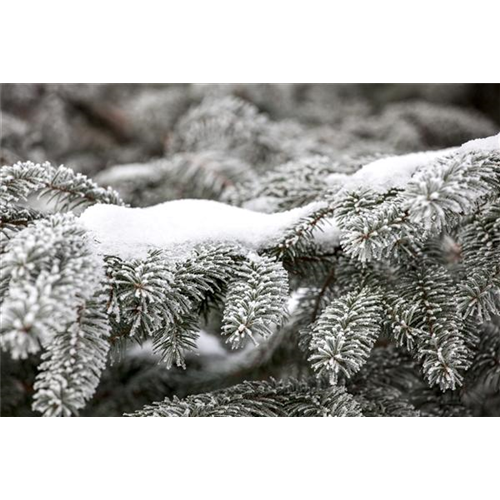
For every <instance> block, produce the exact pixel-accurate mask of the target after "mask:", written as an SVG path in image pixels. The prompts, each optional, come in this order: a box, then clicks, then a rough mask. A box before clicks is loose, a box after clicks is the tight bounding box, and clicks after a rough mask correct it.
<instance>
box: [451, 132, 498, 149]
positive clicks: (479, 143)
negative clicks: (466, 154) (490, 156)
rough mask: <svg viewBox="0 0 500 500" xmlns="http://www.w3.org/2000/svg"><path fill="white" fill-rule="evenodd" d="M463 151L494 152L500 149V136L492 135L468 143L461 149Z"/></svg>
mask: <svg viewBox="0 0 500 500" xmlns="http://www.w3.org/2000/svg"><path fill="white" fill-rule="evenodd" d="M460 149H461V150H465V151H468V150H471V149H475V150H480V151H494V150H495V149H500V134H497V135H492V136H491V137H486V138H484V139H474V140H473V141H469V142H466V143H465V144H462V146H461V147H460Z"/></svg>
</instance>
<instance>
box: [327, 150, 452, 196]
mask: <svg viewBox="0 0 500 500" xmlns="http://www.w3.org/2000/svg"><path fill="white" fill-rule="evenodd" d="M455 151H457V148H448V149H441V150H438V151H425V152H421V153H410V154H407V155H400V156H390V157H388V158H381V159H380V160H375V161H372V162H371V163H367V164H366V165H364V166H363V167H361V168H360V169H359V170H358V171H357V172H355V173H354V174H352V175H343V174H332V175H329V176H328V177H327V182H328V183H329V184H333V185H338V184H341V189H342V190H354V189H358V188H360V187H367V188H370V189H373V190H375V191H387V190H388V189H391V188H395V187H403V186H405V185H406V184H407V183H408V181H409V180H410V178H411V176H412V175H413V174H414V173H415V171H416V170H417V168H419V167H422V166H424V165H427V164H429V163H431V162H432V161H434V160H435V159H436V158H440V157H442V156H445V155H447V154H450V153H453V152H455Z"/></svg>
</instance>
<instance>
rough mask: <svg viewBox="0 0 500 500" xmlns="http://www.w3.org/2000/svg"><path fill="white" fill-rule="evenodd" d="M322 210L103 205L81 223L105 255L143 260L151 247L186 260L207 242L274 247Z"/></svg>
mask: <svg viewBox="0 0 500 500" xmlns="http://www.w3.org/2000/svg"><path fill="white" fill-rule="evenodd" d="M320 206H321V204H320V203H311V204H309V205H306V206H304V207H300V208H295V209H293V210H289V211H287V212H280V213H275V214H264V213H260V212H253V211H251V210H246V209H243V208H238V207H233V206H230V205H225V204H224V203H219V202H216V201H209V200H176V201H169V202H166V203H161V204H159V205H155V206H152V207H147V208H128V207H120V206H115V205H102V204H98V205H93V206H91V207H89V208H87V209H86V210H85V211H84V212H83V213H82V215H81V216H80V222H81V223H82V225H83V226H84V227H85V228H86V229H87V230H89V231H90V233H91V235H92V236H93V238H94V240H95V241H96V243H97V245H98V248H97V249H98V252H99V253H101V254H106V255H116V256H118V257H121V258H123V259H130V258H142V257H145V256H146V255H147V251H148V250H149V249H154V248H161V249H164V250H166V251H170V252H171V253H172V254H173V255H174V256H175V257H182V256H183V255H185V254H186V253H188V252H189V251H190V250H191V249H192V248H193V247H194V246H195V245H198V244H202V243H222V242H230V243H234V244H240V245H242V246H243V247H245V248H246V249H248V250H253V251H257V250H261V249H262V248H265V247H269V246H272V244H273V243H274V242H276V241H277V240H279V238H280V236H282V235H283V233H284V231H285V230H286V229H288V228H289V227H290V226H292V225H293V224H294V223H297V222H298V221H299V220H300V219H301V218H303V217H305V216H306V215H308V214H309V213H311V212H313V211H314V210H316V209H318V208H319V207H320Z"/></svg>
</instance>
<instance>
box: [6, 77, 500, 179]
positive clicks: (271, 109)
mask: <svg viewBox="0 0 500 500" xmlns="http://www.w3.org/2000/svg"><path fill="white" fill-rule="evenodd" d="M229 96H233V97H235V98H238V99H241V100H243V101H246V102H248V103H250V104H251V105H253V106H255V108H256V110H257V111H258V112H260V113H263V116H265V117H266V118H267V119H269V120H271V121H272V122H273V123H277V124H278V127H276V126H275V127H274V128H273V130H269V131H267V132H268V135H269V136H270V137H274V140H275V141H277V142H278V143H286V142H287V141H290V140H295V139H296V137H300V138H302V139H303V138H304V137H307V139H308V143H309V146H308V147H309V148H311V144H314V146H313V149H314V152H315V153H316V152H319V153H320V154H326V155H327V156H335V155H336V154H338V152H342V153H344V152H347V153H352V152H353V151H354V152H374V151H378V150H383V151H384V152H388V151H395V152H399V151H400V152H407V151H413V150H419V149H434V148H442V147H447V146H455V145H457V144H459V143H461V142H464V141H465V140H468V139H471V138H474V137H476V136H479V135H488V134H490V133H496V132H497V131H498V129H500V85H499V84H373V85H370V84H331V85H327V84H206V85H201V84H196V85H192V84H185V85H170V84H164V85H158V84H154V85H153V84H151V85H144V84H140V85H135V84H4V85H2V86H1V90H0V106H1V151H0V160H1V163H2V164H12V163H14V162H16V161H19V160H31V161H35V162H42V161H51V162H53V163H56V164H60V163H63V164H65V165H66V166H68V167H71V168H73V169H75V170H78V171H81V172H84V173H86V174H90V175H94V174H95V173H97V172H99V171H101V170H103V169H105V168H107V167H109V166H112V165H117V164H127V163H141V162H145V161H148V160H150V159H152V158H161V157H164V156H168V155H169V154H173V153H176V152H179V151H183V150H184V151H185V150H188V149H189V148H188V147H187V146H188V145H187V144H186V141H183V140H182V139H183V138H182V137H181V138H180V139H181V140H179V137H178V134H177V133H176V128H177V124H178V123H179V120H182V119H183V117H184V118H185V117H186V113H188V112H189V110H193V109H196V107H199V106H200V104H202V103H204V102H206V101H207V100H212V102H213V101H214V100H217V99H219V100H222V101H224V98H227V97H229ZM206 108H207V106H205V111H204V113H203V112H202V113H201V115H202V116H201V117H200V113H199V114H198V115H197V119H198V120H199V119H200V118H202V119H205V118H206V115H207V113H208V114H211V115H215V116H217V115H218V111H220V113H219V115H220V116H221V117H222V118H223V116H222V115H224V114H226V115H227V114H228V113H231V110H230V109H228V106H227V105H226V106H221V107H220V109H219V110H217V106H215V108H214V107H213V106H212V108H213V109H211V110H207V109H206ZM202 111H203V110H202ZM235 113H238V112H237V111H235ZM232 132H233V133H234V132H235V131H234V130H233V131H232ZM244 132H245V131H242V133H244ZM236 133H238V132H237V131H236ZM182 143H183V144H182ZM210 146H213V144H210Z"/></svg>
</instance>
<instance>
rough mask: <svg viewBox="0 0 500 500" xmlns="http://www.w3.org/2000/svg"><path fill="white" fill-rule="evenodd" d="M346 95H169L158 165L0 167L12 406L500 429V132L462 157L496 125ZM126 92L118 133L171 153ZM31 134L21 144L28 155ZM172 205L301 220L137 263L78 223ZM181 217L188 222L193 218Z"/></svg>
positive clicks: (2, 299) (209, 91) (76, 93)
mask: <svg viewBox="0 0 500 500" xmlns="http://www.w3.org/2000/svg"><path fill="white" fill-rule="evenodd" d="M235 89H237V91H236V90H235ZM14 90H15V89H12V88H9V89H8V90H7V94H8V95H9V92H11V93H12V96H11V97H10V99H11V100H12V102H14V101H15V99H16V95H15V92H14ZM27 90H29V89H27ZM57 92H58V93H60V94H58V95H60V96H62V95H64V99H65V100H70V101H71V102H79V103H80V104H81V106H84V107H85V106H89V102H91V101H89V100H88V96H86V94H85V92H84V90H83V88H80V89H78V88H76V87H75V88H74V89H68V90H67V91H64V92H66V93H64V92H63V91H62V90H61V89H59V90H58V91H57ZM89 92H90V90H89ZM92 92H96V93H97V94H99V92H100V90H97V89H96V90H92ZM92 92H91V94H92ZM155 92H156V94H155V99H160V94H161V92H160V90H158V89H156V90H155ZM335 92H340V90H338V89H337V90H334V88H333V87H332V88H331V89H329V88H328V87H321V86H318V87H308V86H305V87H304V88H303V89H302V93H300V92H298V88H295V87H290V88H289V87H272V86H271V87H266V86H255V87H238V86H236V87H231V86H228V87H222V88H221V87H217V86H207V87H189V88H187V87H186V88H184V87H175V88H170V89H169V92H168V93H165V95H163V94H161V99H160V101H159V102H161V103H162V107H161V109H162V110H166V111H165V112H166V114H167V115H168V117H167V116H166V117H165V120H167V118H168V120H167V121H165V122H162V121H161V120H160V119H159V118H158V117H156V118H155V120H157V121H158V124H157V127H158V128H159V129H161V130H162V131H163V132H162V133H166V132H168V133H169V134H170V135H169V141H168V148H167V151H166V152H165V157H164V158H160V159H158V158H157V159H152V160H151V161H150V162H147V163H141V161H143V158H144V155H142V156H141V155H140V154H137V155H135V156H134V155H130V156H127V155H125V154H124V155H123V156H120V157H119V158H118V157H117V162H118V166H112V167H110V168H108V169H105V170H103V171H102V172H100V173H99V174H98V175H97V177H96V178H97V180H98V182H94V181H93V180H91V179H90V178H89V177H87V176H86V175H84V174H82V173H79V172H77V171H73V170H72V169H71V168H67V167H65V166H59V167H55V166H53V164H52V163H48V162H44V161H42V162H39V163H36V162H34V161H33V162H32V161H17V162H16V161H13V162H9V163H8V164H6V165H4V166H2V167H1V168H0V257H1V266H0V271H1V274H0V312H1V327H0V345H1V348H2V388H1V390H2V413H4V414H12V415H15V414H31V411H34V412H36V413H37V414H42V415H45V416H71V415H119V414H127V415H131V416H196V417H199V416H294V417H295V416H297V417H298V416H405V417H413V416H468V415H498V414H500V370H499V366H500V202H499V200H500V136H496V137H490V138H489V139H487V140H483V141H479V142H474V141H473V142H470V143H467V144H466V145H464V146H461V147H460V143H461V142H463V141H465V140H468V139H474V138H477V137H479V136H481V135H488V134H493V133H495V131H496V130H495V126H494V125H492V123H491V122H490V121H489V120H488V119H486V118H484V117H482V116H480V115H478V114H477V113H470V115H469V114H468V113H467V112H466V111H465V110H460V109H456V108H454V107H453V106H451V105H450V104H449V103H448V104H447V105H445V106H434V105H432V104H429V103H422V102H421V103H418V104H415V105H413V104H411V103H403V104H388V105H387V106H386V108H384V110H383V111H381V112H375V111H373V110H372V111H367V107H369V106H368V104H369V101H368V100H366V98H365V97H362V92H363V91H361V90H357V91H356V92H357V94H356V95H355V96H351V97H346V98H345V99H341V98H339V95H337V94H335ZM345 92H347V93H346V94H345V96H349V95H350V94H349V92H348V91H347V90H345ZM167 94H168V95H167ZM298 94H300V95H301V97H300V98H299V97H297V95H298ZM92 95H94V94H92ZM276 96H279V98H280V99H278V100H277V99H276ZM332 96H333V97H332ZM61 99H62V97H61ZM129 99H130V103H133V105H132V104H130V106H131V107H130V109H137V110H139V111H137V116H138V118H137V123H136V124H135V128H134V127H132V128H120V126H119V125H118V124H117V123H114V122H108V124H107V127H108V128H110V129H112V130H114V132H113V134H114V135H115V138H121V139H119V140H123V141H125V140H126V139H125V138H126V137H127V134H132V131H135V132H133V133H135V134H138V135H139V136H140V137H141V138H142V139H141V140H144V141H145V142H146V143H147V144H148V145H149V146H148V147H151V150H149V149H148V150H147V151H148V153H149V157H154V156H157V155H155V154H153V152H155V151H156V150H155V148H157V146H158V144H157V141H156V140H155V138H153V137H151V136H150V135H149V134H150V132H148V131H147V127H146V126H145V123H146V122H145V121H144V120H145V118H144V115H141V113H140V111H142V112H144V113H146V112H145V111H144V110H145V109H148V110H150V111H151V102H150V101H148V99H146V98H145V97H144V96H142V97H141V98H140V99H139V98H138V97H137V96H135V97H134V96H131V95H129ZM344 101H345V102H344ZM332 102H335V103H337V105H338V106H339V108H338V110H337V111H335V110H336V109H337V108H335V107H332V105H331V104H330V105H329V104H328V103H332ZM141 103H142V104H141ZM134 106H135V108H134ZM141 106H144V107H141ZM148 106H149V107H148ZM49 109H53V108H49ZM127 109H128V110H129V112H131V111H130V109H129V108H127ZM262 109H266V110H267V111H268V114H266V113H263V112H261V110H262ZM347 110H351V111H352V113H353V114H352V116H351V118H350V119H348V118H345V117H344V114H346V113H347ZM356 110H357V111H356ZM94 111H95V110H93V108H91V107H90V108H88V109H87V112H88V113H92V112H94ZM150 111H148V112H150ZM339 113H340V114H339ZM356 113H357V114H356ZM58 116H59V119H60V120H61V124H62V125H64V124H65V123H66V121H65V120H63V119H62V118H61V116H62V115H61V116H60V115H57V113H56V114H55V115H54V124H55V125H54V126H56V123H57V120H56V118H57V117H58ZM167 122H168V123H167ZM113 123H114V124H113ZM160 123H163V125H160ZM61 124H60V125H61ZM11 125H12V124H11ZM14 125H15V124H14ZM14 125H12V127H14ZM62 125H61V126H62ZM66 125H67V123H66ZM57 126H59V125H57ZM450 127H452V128H453V130H448V129H449V128H450ZM62 128H63V129H65V130H66V132H67V134H69V135H68V137H67V140H68V144H67V151H71V150H72V149H71V147H70V144H71V143H72V141H74V140H75V138H74V137H73V136H72V133H73V132H72V130H71V127H69V126H68V127H66V126H63V127H62ZM492 129H493V130H492ZM16 131H23V133H27V132H26V129H25V128H23V127H19V126H18V127H14V128H12V131H11V132H9V134H8V141H7V145H8V146H9V148H14V149H15V148H19V149H18V150H19V151H33V149H31V148H30V147H28V145H27V144H28V143H27V142H26V141H28V138H25V139H23V141H25V142H23V141H21V139H20V138H19V137H18V136H16V133H17V132H16ZM46 134H49V132H48V131H47V132H46ZM336 134H337V135H336ZM387 137H388V138H387ZM52 139H53V138H50V140H49V137H47V138H46V143H47V144H52V142H51V141H52ZM63 139H64V137H63V136H61V139H60V141H61V142H62V141H63ZM117 140H118V139H117ZM452 140H453V141H457V143H456V144H454V143H452V142H451V141H452ZM16 141H17V142H16ZM495 141H496V142H495ZM20 144H23V146H22V147H21V145H20ZM449 146H457V147H455V148H454V149H451V150H448V149H447V150H444V151H441V152H440V151H438V152H436V151H431V152H429V151H426V150H427V149H429V148H435V147H449ZM23 148H26V149H23ZM61 148H62V146H61ZM9 151H10V150H9ZM54 151H56V149H55V147H54ZM418 151H426V152H425V153H424V154H422V155H420V156H419V155H416V156H415V155H403V153H412V152H418ZM142 152H144V151H142ZM395 153H397V154H398V155H401V156H400V157H399V156H396V157H394V154H395ZM66 154H69V153H66ZM162 154H163V152H162ZM61 155H63V153H61ZM54 156H55V157H57V156H58V155H54ZM63 156H64V155H63ZM34 159H35V160H36V159H37V157H36V155H34ZM130 159H131V160H132V161H130V162H128V164H127V160H130ZM121 160H125V161H121ZM77 165H79V163H78V162H77ZM107 185H111V187H103V186H107ZM119 193H120V194H119ZM179 198H202V199H210V200H216V201H219V202H222V203H224V204H226V205H231V207H232V209H234V210H236V211H237V212H236V213H240V214H241V213H244V212H242V211H240V212H238V210H239V209H240V208H241V209H243V210H251V211H254V212H262V213H265V214H278V215H283V216H285V218H283V220H284V221H287V220H288V221H289V222H288V223H287V224H286V227H282V228H281V229H276V234H272V235H270V236H269V237H268V238H267V239H265V240H263V241H264V243H263V244H261V245H259V246H257V245H254V246H251V245H248V244H245V243H244V242H245V241H247V239H244V238H238V237H237V236H238V233H236V236H234V234H235V233H234V232H233V233H231V234H232V235H233V236H231V238H229V237H228V236H227V234H213V235H212V236H211V239H210V240H209V241H203V242H202V243H199V244H198V243H197V244H193V245H191V246H189V245H186V248H181V249H179V248H177V247H175V246H174V245H172V246H169V245H168V244H167V245H163V246H162V247H160V248H157V247H153V246H151V248H148V249H147V251H146V252H144V253H141V252H139V251H137V255H133V256H132V257H126V256H124V255H123V254H121V253H119V252H116V253H112V252H106V251H103V248H106V247H104V246H102V242H101V241H99V238H98V237H96V233H94V232H93V231H92V228H91V227H90V226H88V225H86V224H85V223H84V222H83V220H84V218H83V217H80V215H81V214H82V212H84V211H85V210H86V209H87V208H88V207H90V206H93V205H121V206H123V205H125V204H130V205H131V206H133V207H146V206H150V205H156V204H159V203H161V202H166V201H169V200H176V199H179ZM173 203H175V201H174V202H173ZM179 206H180V205H179ZM184 206H186V205H184ZM200 206H201V205H200ZM203 206H207V205H203ZM233 207H239V208H233ZM108 208H109V207H108ZM226 208H227V207H226ZM295 209H298V210H299V211H300V210H303V212H302V211H301V212H300V214H301V216H300V217H295V218H293V217H290V218H289V219H286V217H287V216H288V215H290V214H294V213H296V211H295ZM120 210H131V209H129V208H123V209H120ZM137 210H142V209H139V208H138V209H137ZM146 210H147V209H146ZM289 211H290V212H289ZM127 213H129V212H127ZM141 213H142V212H141ZM144 213H147V212H144ZM156 213H161V212H156ZM169 213H173V212H169ZM246 213H248V212H246ZM287 214H288V215H287ZM241 220H242V221H243V218H242V219H241ZM119 222H120V230H122V231H132V229H131V228H132V225H131V224H129V223H130V221H127V220H124V221H119ZM174 222H175V225H171V226H169V227H171V228H173V229H172V231H174V230H175V228H176V227H179V228H181V229H183V230H184V229H185V228H184V227H183V224H184V220H183V214H182V212H179V213H178V220H176V221H174ZM207 224H209V222H207ZM146 226H147V222H146ZM155 227H159V226H155ZM276 227H278V226H276ZM280 227H281V226H280ZM247 229H248V228H246V227H245V226H244V222H242V223H241V227H240V228H239V230H240V231H241V232H245V231H246V230H247ZM144 230H147V227H145V228H144ZM252 235H253V233H252ZM166 236H167V237H168V235H166ZM163 241H167V240H166V239H165V238H164V240H163ZM131 248H132V250H134V248H133V246H132V247H131ZM129 250H130V249H129ZM149 398H150V399H149ZM153 400H154V401H157V402H153ZM28 401H29V404H30V405H32V410H29V409H27V407H26V405H27V404H28V403H27V402H28Z"/></svg>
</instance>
